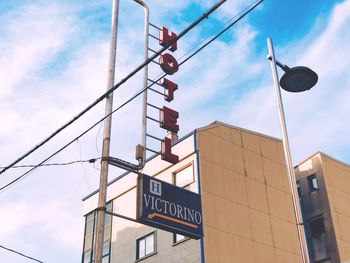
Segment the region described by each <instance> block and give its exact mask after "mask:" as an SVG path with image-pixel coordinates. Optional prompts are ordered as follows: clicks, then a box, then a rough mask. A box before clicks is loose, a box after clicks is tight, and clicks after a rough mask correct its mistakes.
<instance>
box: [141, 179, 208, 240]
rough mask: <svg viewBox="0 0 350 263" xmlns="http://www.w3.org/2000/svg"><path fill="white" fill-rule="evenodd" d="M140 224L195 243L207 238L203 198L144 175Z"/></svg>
mask: <svg viewBox="0 0 350 263" xmlns="http://www.w3.org/2000/svg"><path fill="white" fill-rule="evenodd" d="M137 189H138V193H137V201H138V215H137V218H138V221H140V223H143V224H145V225H149V226H152V227H156V228H159V229H162V230H165V231H170V232H174V233H177V234H181V235H184V236H188V237H191V238H194V239H199V238H202V237H203V225H202V218H203V217H202V208H201V197H200V195H199V194H197V193H194V192H191V191H188V190H186V189H183V188H180V187H177V186H175V185H173V184H169V183H167V182H164V181H161V180H158V179H156V178H154V177H150V176H147V175H141V176H139V179H138V187H137Z"/></svg>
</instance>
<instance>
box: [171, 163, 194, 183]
mask: <svg viewBox="0 0 350 263" xmlns="http://www.w3.org/2000/svg"><path fill="white" fill-rule="evenodd" d="M193 182H194V172H193V165H192V164H191V165H189V166H187V167H185V168H184V169H182V170H179V171H178V172H175V173H174V184H175V185H177V186H179V187H184V188H185V187H186V186H188V185H190V184H191V183H193Z"/></svg>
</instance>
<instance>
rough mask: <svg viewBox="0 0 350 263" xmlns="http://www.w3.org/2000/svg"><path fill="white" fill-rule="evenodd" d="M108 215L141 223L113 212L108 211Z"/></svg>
mask: <svg viewBox="0 0 350 263" xmlns="http://www.w3.org/2000/svg"><path fill="white" fill-rule="evenodd" d="M106 214H109V215H111V216H117V217H120V218H123V219H126V220H129V221H133V222H135V223H140V222H139V221H137V220H136V219H134V218H131V217H128V216H123V215H120V214H116V213H113V212H109V211H106Z"/></svg>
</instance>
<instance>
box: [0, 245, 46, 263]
mask: <svg viewBox="0 0 350 263" xmlns="http://www.w3.org/2000/svg"><path fill="white" fill-rule="evenodd" d="M0 248H2V249H5V250H8V251H10V252H12V253H16V254H17V255H20V256H22V257H25V258H29V259H31V260H34V261H36V262H40V263H44V262H43V261H40V260H39V259H36V258H33V257H30V256H27V255H24V254H23V253H21V252H18V251H16V250H13V249H10V248H7V247H4V246H2V245H0Z"/></svg>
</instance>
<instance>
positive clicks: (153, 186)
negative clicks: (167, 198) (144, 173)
mask: <svg viewBox="0 0 350 263" xmlns="http://www.w3.org/2000/svg"><path fill="white" fill-rule="evenodd" d="M149 191H150V192H151V193H152V194H155V195H159V196H161V195H162V184H161V183H160V182H157V181H154V180H152V179H151V180H150V182H149Z"/></svg>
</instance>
